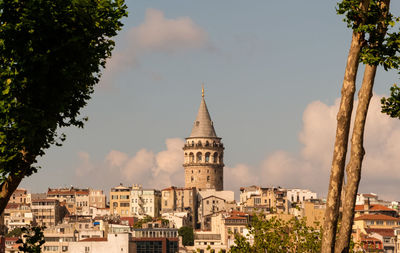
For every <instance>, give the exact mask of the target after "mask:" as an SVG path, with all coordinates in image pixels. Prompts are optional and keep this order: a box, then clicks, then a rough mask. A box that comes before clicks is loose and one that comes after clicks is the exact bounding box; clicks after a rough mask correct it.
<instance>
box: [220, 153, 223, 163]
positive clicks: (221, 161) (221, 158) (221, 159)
mask: <svg viewBox="0 0 400 253" xmlns="http://www.w3.org/2000/svg"><path fill="white" fill-rule="evenodd" d="M219 162H220V163H223V162H224V156H223V155H222V154H221V155H220V156H219Z"/></svg>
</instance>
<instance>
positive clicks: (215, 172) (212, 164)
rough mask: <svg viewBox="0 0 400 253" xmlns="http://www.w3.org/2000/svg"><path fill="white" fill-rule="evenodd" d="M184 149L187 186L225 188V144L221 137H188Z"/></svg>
mask: <svg viewBox="0 0 400 253" xmlns="http://www.w3.org/2000/svg"><path fill="white" fill-rule="evenodd" d="M183 151H184V156H185V159H184V164H183V166H184V168H185V187H196V188H198V189H215V190H217V191H222V190H223V189H224V177H223V176H224V161H223V157H224V145H223V144H222V142H221V138H207V137H189V138H186V143H185V146H184V147H183Z"/></svg>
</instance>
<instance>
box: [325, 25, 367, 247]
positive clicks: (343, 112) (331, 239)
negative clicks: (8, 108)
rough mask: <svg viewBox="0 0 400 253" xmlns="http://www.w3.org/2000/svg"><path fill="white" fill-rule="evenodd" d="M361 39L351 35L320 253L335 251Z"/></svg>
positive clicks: (360, 36) (358, 35)
mask: <svg viewBox="0 0 400 253" xmlns="http://www.w3.org/2000/svg"><path fill="white" fill-rule="evenodd" d="M362 43H363V36H362V34H360V33H353V36H352V40H351V46H350V50H349V54H348V57H347V65H346V70H345V74H344V80H343V86H342V99H341V101H340V107H339V112H338V114H337V128H336V139H335V146H334V151H333V159H332V167H331V176H330V180H329V189H328V197H327V201H326V211H325V221H324V231H323V234H322V246H321V252H322V253H331V252H333V251H334V248H335V236H336V228H337V222H338V219H339V206H340V194H341V190H342V184H343V175H344V167H345V163H346V153H347V144H348V139H349V130H350V122H351V113H352V111H353V101H354V93H355V90H356V77H357V70H358V65H359V59H360V52H361V48H362Z"/></svg>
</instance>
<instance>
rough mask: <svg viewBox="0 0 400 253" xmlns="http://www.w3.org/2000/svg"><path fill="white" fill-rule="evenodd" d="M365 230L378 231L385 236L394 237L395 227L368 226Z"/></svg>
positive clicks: (369, 231) (369, 232)
mask: <svg viewBox="0 0 400 253" xmlns="http://www.w3.org/2000/svg"><path fill="white" fill-rule="evenodd" d="M365 231H366V232H367V233H368V234H371V233H377V234H380V235H381V236H385V237H393V236H394V229H391V228H366V229H365Z"/></svg>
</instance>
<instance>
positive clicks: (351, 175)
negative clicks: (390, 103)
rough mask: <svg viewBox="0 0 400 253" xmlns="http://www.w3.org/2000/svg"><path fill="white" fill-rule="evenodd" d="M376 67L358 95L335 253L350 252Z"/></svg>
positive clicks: (369, 68)
mask: <svg viewBox="0 0 400 253" xmlns="http://www.w3.org/2000/svg"><path fill="white" fill-rule="evenodd" d="M376 68H377V67H376V66H373V65H367V66H366V67H365V72H364V79H363V83H362V86H361V89H360V92H359V93H358V106H357V112H356V118H355V121H354V127H353V135H352V138H351V151H350V161H349V164H348V165H347V167H346V175H347V184H346V186H345V192H346V194H345V201H343V203H344V206H343V215H342V222H341V225H340V232H339V236H338V239H337V242H336V247H335V253H342V252H348V251H349V248H348V247H349V242H350V238H351V231H352V225H353V218H354V207H355V202H356V197H357V191H358V185H359V182H360V178H361V165H362V161H363V158H364V154H365V151H364V146H363V144H364V129H365V122H366V119H367V113H368V107H369V103H370V101H371V97H372V88H373V86H374V79H375V74H376Z"/></svg>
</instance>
